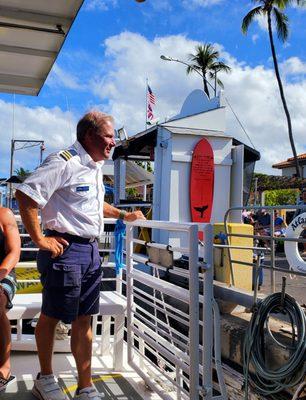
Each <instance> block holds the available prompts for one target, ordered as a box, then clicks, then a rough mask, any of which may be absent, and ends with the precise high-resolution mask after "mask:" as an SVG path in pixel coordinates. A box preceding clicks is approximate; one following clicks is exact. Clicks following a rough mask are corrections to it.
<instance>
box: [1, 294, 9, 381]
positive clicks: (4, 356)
mask: <svg viewBox="0 0 306 400" xmlns="http://www.w3.org/2000/svg"><path fill="white" fill-rule="evenodd" d="M6 304H7V297H6V295H5V294H4V293H1V294H0V327H1V329H0V377H1V378H5V379H7V378H8V377H9V376H10V374H11V363H10V352H11V325H10V321H9V320H8V318H7V316H6V312H7V309H6Z"/></svg>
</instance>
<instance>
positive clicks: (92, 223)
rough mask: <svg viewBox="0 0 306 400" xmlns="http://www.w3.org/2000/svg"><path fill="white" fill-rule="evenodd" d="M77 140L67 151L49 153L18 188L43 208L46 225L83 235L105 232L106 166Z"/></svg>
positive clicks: (42, 213)
mask: <svg viewBox="0 0 306 400" xmlns="http://www.w3.org/2000/svg"><path fill="white" fill-rule="evenodd" d="M103 164H104V161H98V162H95V161H93V159H92V158H91V157H90V155H89V154H88V153H87V152H86V151H85V149H84V148H83V147H82V145H81V144H80V143H79V142H78V141H76V142H75V143H74V144H73V146H72V147H70V148H69V149H68V150H67V151H65V150H64V151H61V152H58V153H53V154H51V155H49V156H48V157H47V158H46V159H45V161H44V162H43V163H42V165H40V166H39V167H38V168H37V169H36V170H35V171H34V172H33V173H32V174H31V175H30V176H29V177H28V178H27V179H26V180H25V181H24V182H23V183H22V184H21V185H19V186H18V190H20V191H21V192H23V193H25V194H26V195H27V196H29V197H31V199H33V200H34V201H35V202H36V203H37V204H38V206H39V207H40V208H41V218H42V224H43V227H44V228H47V229H52V230H56V231H58V232H62V233H64V232H66V233H70V234H72V235H77V236H81V237H83V238H96V237H100V236H101V235H102V233H103V203H104V193H105V189H104V185H103V173H102V166H103Z"/></svg>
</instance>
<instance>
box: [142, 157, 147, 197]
mask: <svg viewBox="0 0 306 400" xmlns="http://www.w3.org/2000/svg"><path fill="white" fill-rule="evenodd" d="M144 169H145V171H147V170H148V163H147V162H146V161H145V162H144ZM142 200H143V201H146V200H147V185H143V196H142Z"/></svg>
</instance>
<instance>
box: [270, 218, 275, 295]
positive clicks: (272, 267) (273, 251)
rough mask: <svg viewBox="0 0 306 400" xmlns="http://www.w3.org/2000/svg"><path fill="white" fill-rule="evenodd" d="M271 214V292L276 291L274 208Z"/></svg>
mask: <svg viewBox="0 0 306 400" xmlns="http://www.w3.org/2000/svg"><path fill="white" fill-rule="evenodd" d="M271 211H272V212H271V214H270V217H271V218H270V235H271V236H270V241H271V242H270V248H271V292H272V293H275V240H274V210H271Z"/></svg>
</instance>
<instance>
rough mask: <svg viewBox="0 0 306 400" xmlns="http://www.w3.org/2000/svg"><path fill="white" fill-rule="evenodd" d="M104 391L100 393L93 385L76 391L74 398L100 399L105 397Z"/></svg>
mask: <svg viewBox="0 0 306 400" xmlns="http://www.w3.org/2000/svg"><path fill="white" fill-rule="evenodd" d="M104 396H105V395H104V393H98V392H97V391H96V389H95V388H94V387H93V386H91V387H88V388H84V389H81V390H78V389H77V391H76V392H75V395H74V398H73V399H78V400H100V399H103V398H104Z"/></svg>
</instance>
